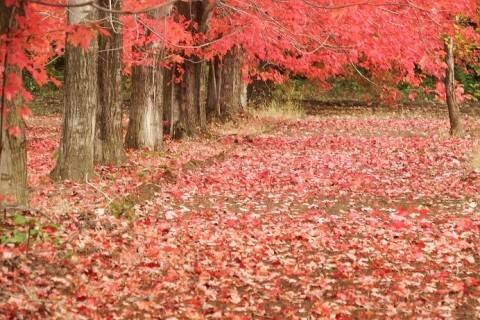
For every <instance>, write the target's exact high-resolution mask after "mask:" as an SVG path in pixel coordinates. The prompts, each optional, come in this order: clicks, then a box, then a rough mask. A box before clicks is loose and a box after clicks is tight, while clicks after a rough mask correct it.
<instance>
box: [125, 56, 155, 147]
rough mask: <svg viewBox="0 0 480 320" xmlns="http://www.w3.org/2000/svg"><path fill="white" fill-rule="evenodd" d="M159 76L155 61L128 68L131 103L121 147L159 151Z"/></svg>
mask: <svg viewBox="0 0 480 320" xmlns="http://www.w3.org/2000/svg"><path fill="white" fill-rule="evenodd" d="M162 86H163V76H162V72H161V70H160V67H159V65H158V63H157V62H156V60H155V62H154V65H152V66H142V65H137V66H134V67H133V68H132V99H131V100H132V103H131V105H130V120H129V122H128V129H127V136H126V139H125V146H126V147H127V148H133V149H142V148H147V149H151V150H161V149H162V146H163V131H162V125H163V121H162V116H163V109H162V92H163V91H162V90H163V88H162Z"/></svg>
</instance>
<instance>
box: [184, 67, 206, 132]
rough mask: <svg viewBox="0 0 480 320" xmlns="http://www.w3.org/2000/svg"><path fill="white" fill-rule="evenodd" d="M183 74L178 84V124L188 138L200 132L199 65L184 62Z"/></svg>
mask: <svg viewBox="0 0 480 320" xmlns="http://www.w3.org/2000/svg"><path fill="white" fill-rule="evenodd" d="M183 67H184V69H185V72H184V74H183V80H182V82H181V83H180V123H181V125H182V128H183V129H184V130H185V133H186V134H187V135H188V136H194V135H196V134H197V133H198V132H199V130H200V127H201V126H200V86H201V79H200V78H201V76H202V75H201V64H199V63H196V62H192V61H185V63H184V65H183Z"/></svg>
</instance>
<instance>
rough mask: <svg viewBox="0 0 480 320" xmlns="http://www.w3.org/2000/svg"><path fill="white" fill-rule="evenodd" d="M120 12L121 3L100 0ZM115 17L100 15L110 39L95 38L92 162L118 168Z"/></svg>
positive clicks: (119, 36)
mask: <svg viewBox="0 0 480 320" xmlns="http://www.w3.org/2000/svg"><path fill="white" fill-rule="evenodd" d="M110 4H112V9H114V10H121V9H122V6H123V0H115V1H113V3H112V1H111V0H101V1H100V5H101V6H103V7H106V8H109V7H110ZM118 18H119V17H118V15H114V14H110V13H105V12H100V19H101V20H105V23H104V27H105V28H106V29H107V30H108V31H109V32H110V36H102V35H100V36H99V38H98V51H99V53H98V56H99V58H98V91H99V93H98V110H97V120H96V130H95V154H94V159H95V162H96V163H100V164H113V165H119V164H121V163H122V162H123V161H125V150H124V147H123V132H122V100H123V94H122V63H123V61H122V56H123V54H122V53H123V48H122V46H123V27H122V23H121V22H120V21H119V19H118Z"/></svg>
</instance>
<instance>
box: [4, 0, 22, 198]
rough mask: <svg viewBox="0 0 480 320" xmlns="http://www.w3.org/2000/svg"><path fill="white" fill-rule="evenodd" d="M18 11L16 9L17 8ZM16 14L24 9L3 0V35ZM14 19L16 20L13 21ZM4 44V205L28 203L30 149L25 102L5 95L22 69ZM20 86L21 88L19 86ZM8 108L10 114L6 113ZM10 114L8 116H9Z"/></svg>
mask: <svg viewBox="0 0 480 320" xmlns="http://www.w3.org/2000/svg"><path fill="white" fill-rule="evenodd" d="M14 10H15V11H14ZM12 14H17V15H18V14H20V15H21V14H23V8H22V7H20V8H16V9H13V8H12V7H6V6H5V2H4V1H0V34H2V35H7V36H9V34H10V31H11V30H12V29H13V28H17V27H18V25H17V23H16V20H15V19H11V16H12ZM10 21H11V22H12V23H11V24H10ZM0 46H1V47H4V48H3V50H1V51H2V52H5V54H4V56H3V57H1V60H0V61H1V62H3V65H2V68H4V69H3V70H4V71H3V74H2V75H1V77H0V81H1V84H2V90H1V110H0V112H1V116H0V118H1V123H0V127H1V128H0V130H1V133H0V135H1V139H0V141H1V145H0V204H7V203H8V204H11V203H15V204H18V205H27V203H28V192H27V151H26V138H25V124H24V121H23V119H22V118H21V117H20V116H19V113H18V111H19V109H20V107H21V106H22V104H23V99H22V97H21V95H20V94H19V93H17V94H16V95H15V96H14V97H12V98H11V99H6V97H5V91H4V89H5V85H8V81H7V80H6V79H7V78H8V75H9V74H13V75H16V76H17V77H18V78H20V79H21V77H22V73H21V70H20V69H19V68H18V67H16V66H13V65H10V64H9V61H8V60H9V50H10V49H9V47H8V42H3V41H0ZM19 89H20V88H19ZM6 110H9V111H8V114H7V112H6ZM5 115H6V116H5ZM7 128H18V129H20V134H19V135H18V136H15V135H12V134H10V133H9V132H8V130H7Z"/></svg>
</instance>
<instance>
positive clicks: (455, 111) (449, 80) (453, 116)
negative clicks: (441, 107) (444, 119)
mask: <svg viewBox="0 0 480 320" xmlns="http://www.w3.org/2000/svg"><path fill="white" fill-rule="evenodd" d="M445 51H446V53H447V55H446V60H447V61H446V63H447V71H446V76H445V89H446V90H445V91H446V94H447V107H448V117H449V119H450V135H451V136H454V137H461V136H463V135H464V131H463V126H462V121H461V119H460V110H459V108H458V105H457V103H456V101H455V60H454V54H453V51H454V44H453V38H452V37H450V38H449V39H448V40H446V42H445Z"/></svg>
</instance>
